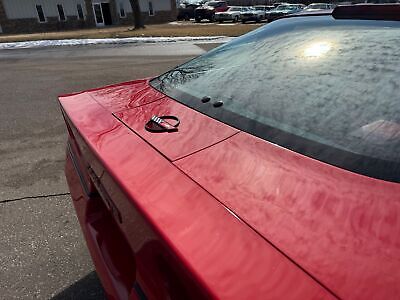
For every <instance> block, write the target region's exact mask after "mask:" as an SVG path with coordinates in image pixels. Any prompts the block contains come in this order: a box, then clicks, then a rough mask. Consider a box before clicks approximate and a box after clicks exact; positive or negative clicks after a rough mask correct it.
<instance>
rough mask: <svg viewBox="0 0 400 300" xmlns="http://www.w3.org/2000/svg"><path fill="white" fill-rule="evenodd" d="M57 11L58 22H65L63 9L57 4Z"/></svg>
mask: <svg viewBox="0 0 400 300" xmlns="http://www.w3.org/2000/svg"><path fill="white" fill-rule="evenodd" d="M57 11H58V16H59V18H60V21H65V13H64V8H63V6H62V5H61V4H57Z"/></svg>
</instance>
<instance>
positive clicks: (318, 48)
mask: <svg viewBox="0 0 400 300" xmlns="http://www.w3.org/2000/svg"><path fill="white" fill-rule="evenodd" d="M331 48H332V45H331V44H330V43H327V42H318V43H313V44H311V45H309V46H308V47H307V48H306V49H305V50H304V56H305V57H320V56H322V55H324V54H326V53H327V52H329V50H331Z"/></svg>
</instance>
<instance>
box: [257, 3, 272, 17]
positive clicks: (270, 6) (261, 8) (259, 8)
mask: <svg viewBox="0 0 400 300" xmlns="http://www.w3.org/2000/svg"><path fill="white" fill-rule="evenodd" d="M253 7H254V9H256V10H262V11H264V17H263V19H265V17H266V12H267V11H270V10H271V9H274V8H275V6H272V5H269V6H267V5H254V6H253Z"/></svg>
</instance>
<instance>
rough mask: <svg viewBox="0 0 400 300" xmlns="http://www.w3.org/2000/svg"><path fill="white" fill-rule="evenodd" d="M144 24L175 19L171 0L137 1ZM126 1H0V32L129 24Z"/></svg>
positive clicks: (127, 2) (131, 22) (41, 30)
mask: <svg viewBox="0 0 400 300" xmlns="http://www.w3.org/2000/svg"><path fill="white" fill-rule="evenodd" d="M139 4H140V10H141V13H142V17H143V19H144V23H145V24H149V23H162V22H167V21H172V20H175V18H176V1H175V0H139ZM133 21H134V19H133V13H132V7H131V4H130V2H129V0H0V32H3V33H26V32H44V31H56V30H66V29H75V28H90V27H95V26H97V27H101V26H109V25H124V24H133Z"/></svg>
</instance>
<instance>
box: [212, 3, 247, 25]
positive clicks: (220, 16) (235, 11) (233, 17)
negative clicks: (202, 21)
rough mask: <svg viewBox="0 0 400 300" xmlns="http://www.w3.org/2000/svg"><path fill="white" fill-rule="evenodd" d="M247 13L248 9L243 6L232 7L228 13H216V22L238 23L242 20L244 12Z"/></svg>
mask: <svg viewBox="0 0 400 300" xmlns="http://www.w3.org/2000/svg"><path fill="white" fill-rule="evenodd" d="M245 11H247V8H246V7H243V6H231V7H229V9H228V10H227V11H222V12H217V13H215V21H218V22H220V23H222V22H223V21H232V22H238V21H239V20H240V19H241V18H240V15H241V13H242V12H245Z"/></svg>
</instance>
